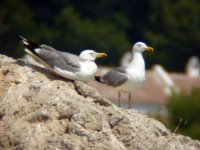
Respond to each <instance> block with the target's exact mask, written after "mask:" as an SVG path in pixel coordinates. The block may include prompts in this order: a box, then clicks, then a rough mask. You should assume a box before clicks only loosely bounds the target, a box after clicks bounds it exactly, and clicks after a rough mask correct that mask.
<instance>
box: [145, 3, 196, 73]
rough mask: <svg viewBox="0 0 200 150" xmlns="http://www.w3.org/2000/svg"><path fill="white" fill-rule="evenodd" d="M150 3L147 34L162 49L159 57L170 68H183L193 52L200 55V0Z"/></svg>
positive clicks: (159, 60)
mask: <svg viewBox="0 0 200 150" xmlns="http://www.w3.org/2000/svg"><path fill="white" fill-rule="evenodd" d="M150 7H151V10H152V11H151V13H150V15H149V25H150V26H151V30H148V31H147V32H146V37H147V39H149V40H150V41H151V42H152V43H153V45H155V46H156V47H155V49H158V52H157V56H158V57H156V61H158V62H161V64H163V65H164V66H166V68H168V69H170V70H180V68H182V69H183V68H184V65H185V62H186V61H187V59H188V57H189V56H192V55H200V53H199V49H200V46H199V44H198V43H199V42H200V30H199V26H200V20H199V15H198V14H199V13H200V1H195V0H194V1H188V0H181V1H180V0H179V1H172V0H165V1H162V0H154V1H152V2H151V3H150ZM177 59H178V61H177ZM172 62H176V65H174V63H172ZM179 62H180V63H179Z"/></svg>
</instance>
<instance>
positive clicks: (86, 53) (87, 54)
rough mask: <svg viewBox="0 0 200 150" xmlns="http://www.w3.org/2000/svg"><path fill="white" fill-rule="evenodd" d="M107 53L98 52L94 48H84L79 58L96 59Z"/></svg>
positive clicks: (85, 59)
mask: <svg viewBox="0 0 200 150" xmlns="http://www.w3.org/2000/svg"><path fill="white" fill-rule="evenodd" d="M106 56H107V54H106V53H97V52H95V51H93V50H84V51H82V52H81V53H80V55H79V58H80V59H81V60H84V61H94V60H95V59H96V58H100V57H106Z"/></svg>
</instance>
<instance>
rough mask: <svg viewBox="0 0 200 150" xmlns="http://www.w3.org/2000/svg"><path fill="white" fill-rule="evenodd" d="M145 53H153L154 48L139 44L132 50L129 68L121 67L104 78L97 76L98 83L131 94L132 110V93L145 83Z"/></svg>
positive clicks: (109, 72)
mask: <svg viewBox="0 0 200 150" xmlns="http://www.w3.org/2000/svg"><path fill="white" fill-rule="evenodd" d="M144 51H153V48H152V47H148V46H147V45H146V44H145V43H143V42H137V43H135V44H134V46H133V49H132V55H133V58H132V61H131V63H130V64H128V65H127V66H121V67H118V68H115V69H112V70H110V71H108V72H107V73H106V74H105V75H103V76H96V77H95V79H96V81H98V82H100V83H103V84H106V85H108V86H112V87H114V88H115V89H117V90H118V91H119V94H118V98H119V106H120V92H121V91H122V92H127V93H128V94H129V98H128V100H129V108H131V92H133V91H134V90H136V89H137V88H138V87H139V86H140V85H141V84H142V83H143V82H144V81H145V62H144V59H143V56H142V52H144Z"/></svg>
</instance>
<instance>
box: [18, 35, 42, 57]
mask: <svg viewBox="0 0 200 150" xmlns="http://www.w3.org/2000/svg"><path fill="white" fill-rule="evenodd" d="M19 37H20V39H21V40H20V43H21V44H22V45H23V46H24V47H25V51H26V52H27V53H29V54H30V53H31V54H34V55H38V54H37V53H36V52H35V49H37V48H39V45H38V44H36V43H34V42H32V41H30V40H28V39H26V38H25V37H23V36H21V35H20V36H19Z"/></svg>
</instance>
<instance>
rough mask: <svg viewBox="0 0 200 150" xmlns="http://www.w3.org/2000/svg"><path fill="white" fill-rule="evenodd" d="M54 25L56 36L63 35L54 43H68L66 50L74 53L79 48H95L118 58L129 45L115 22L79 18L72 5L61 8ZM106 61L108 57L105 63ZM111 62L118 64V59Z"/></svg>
mask: <svg viewBox="0 0 200 150" xmlns="http://www.w3.org/2000/svg"><path fill="white" fill-rule="evenodd" d="M56 27H57V28H58V29H59V31H60V32H59V36H58V37H63V39H60V38H58V40H57V42H56V43H57V44H59V45H63V46H64V45H68V51H75V53H77V50H78V51H80V49H95V50H97V51H104V52H107V53H108V54H109V53H110V54H109V55H111V57H110V58H112V57H114V58H118V57H119V56H121V55H122V52H123V50H125V49H127V48H128V46H129V43H128V40H127V38H126V36H125V33H124V32H123V31H122V30H121V29H120V28H118V27H117V26H116V25H115V24H113V23H112V22H105V21H102V20H100V21H93V20H91V19H90V18H84V19H81V18H80V15H79V14H78V13H77V12H75V10H74V9H73V8H72V7H66V8H64V9H63V10H62V12H61V14H60V15H58V17H57V18H56ZM59 45H58V46H59ZM61 49H65V48H64V47H61ZM112 52H113V53H112ZM106 61H108V59H107V60H105V63H106ZM107 63H108V62H107ZM113 63H114V64H118V60H117V59H115V60H113Z"/></svg>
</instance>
